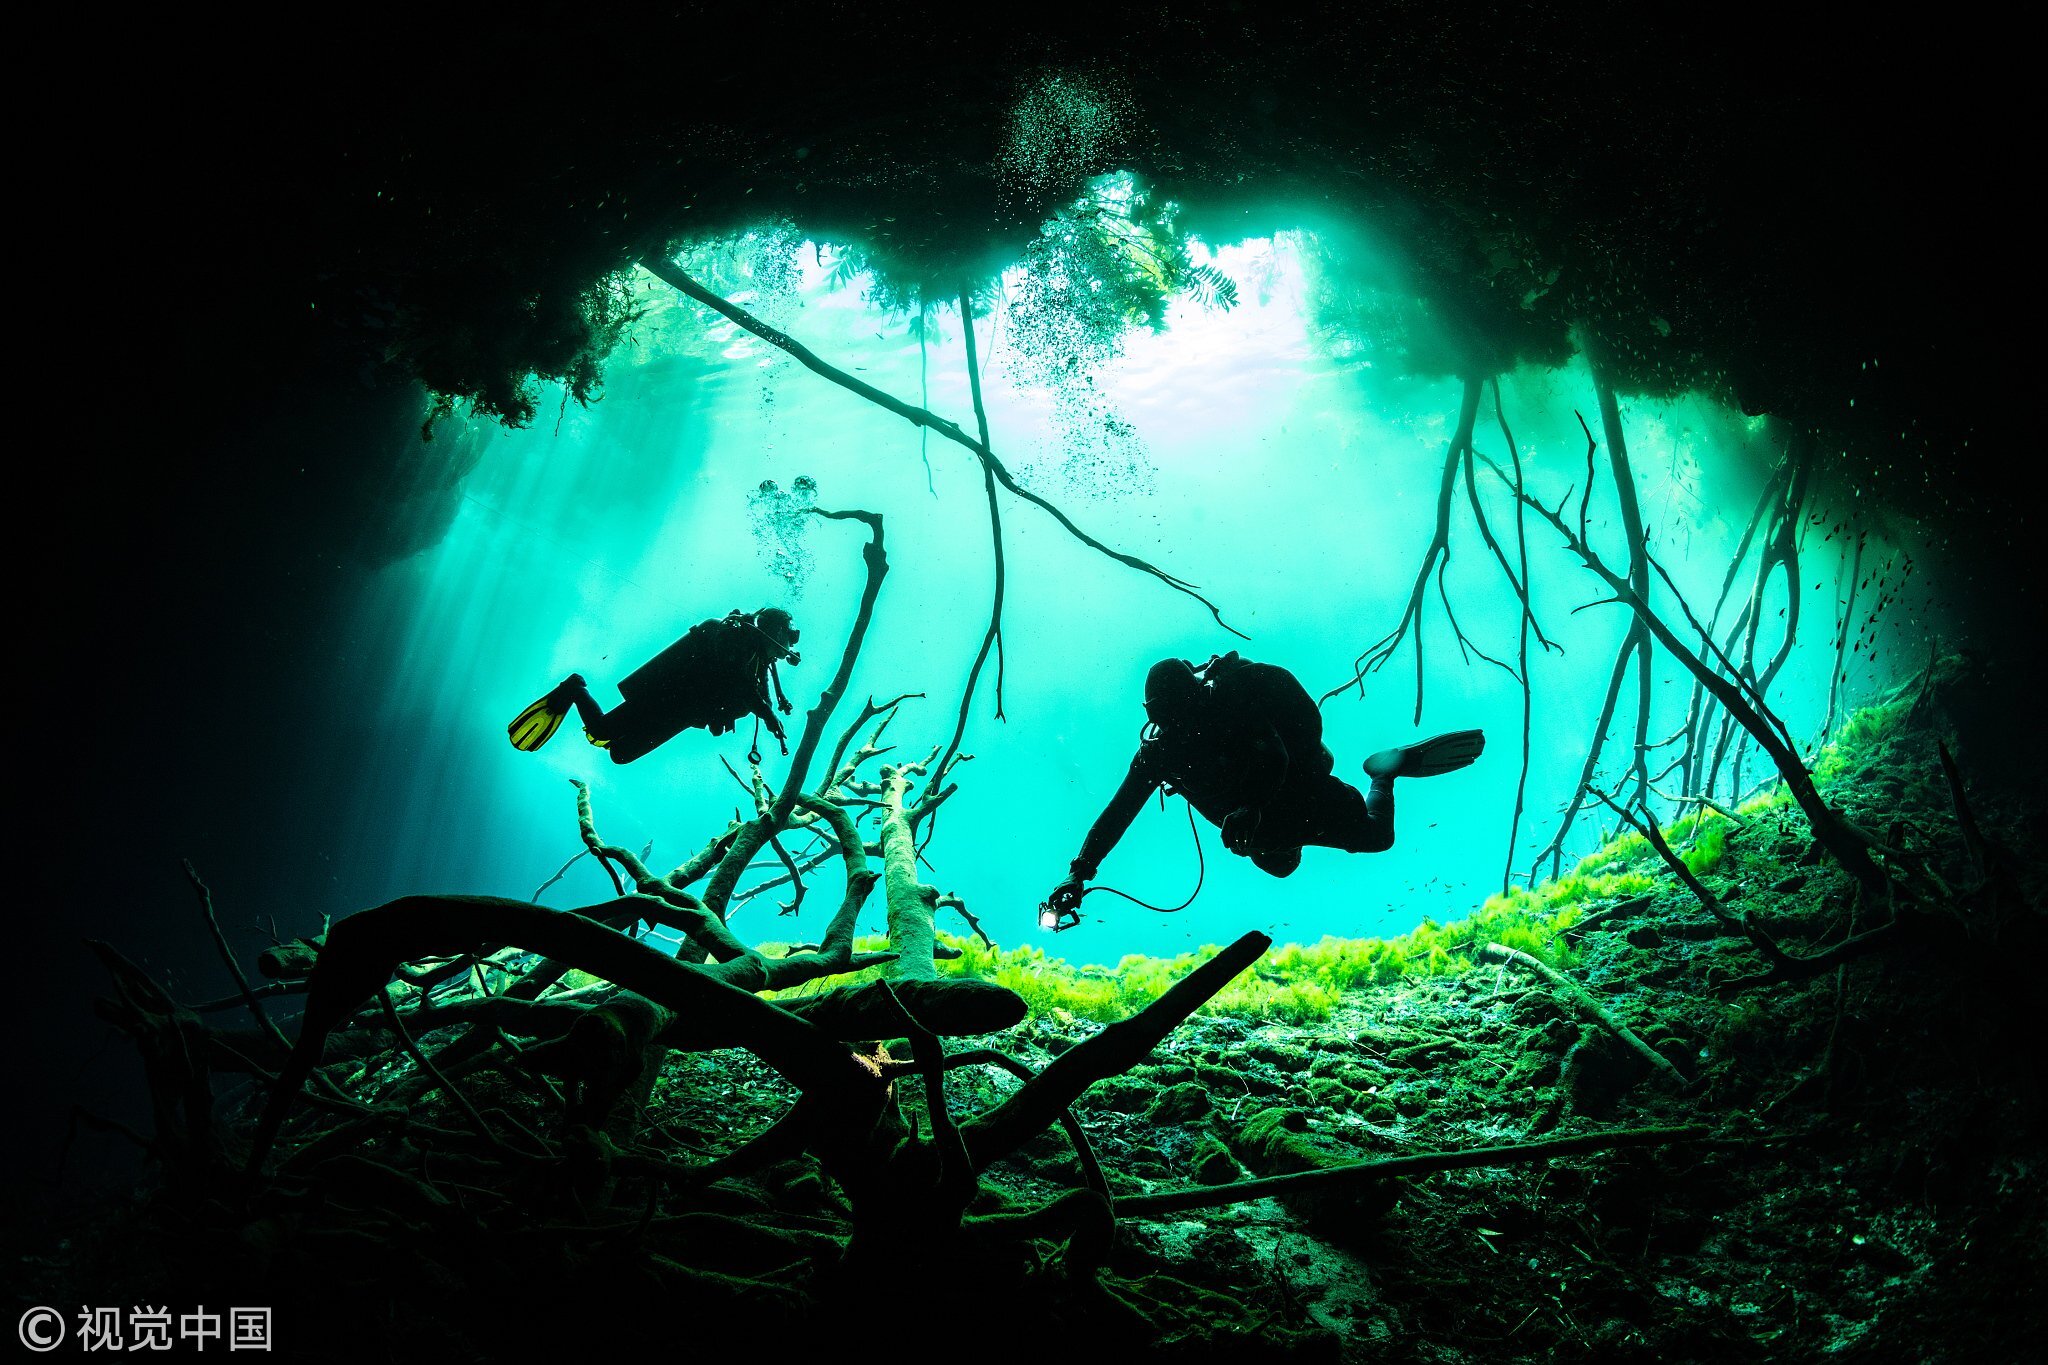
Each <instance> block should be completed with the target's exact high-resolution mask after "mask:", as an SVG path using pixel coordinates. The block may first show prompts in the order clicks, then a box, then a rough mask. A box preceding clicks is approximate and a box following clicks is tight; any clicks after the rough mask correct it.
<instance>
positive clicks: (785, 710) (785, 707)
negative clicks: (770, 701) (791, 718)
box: [775, 697, 796, 716]
mask: <svg viewBox="0 0 2048 1365" xmlns="http://www.w3.org/2000/svg"><path fill="white" fill-rule="evenodd" d="M775 707H776V709H777V710H779V711H781V712H782V714H783V715H785V716H786V715H788V714H789V713H790V712H792V711H794V710H796V708H795V707H794V706H791V705H790V704H789V698H788V697H784V698H782V699H781V700H780V701H778V702H776V703H775Z"/></svg>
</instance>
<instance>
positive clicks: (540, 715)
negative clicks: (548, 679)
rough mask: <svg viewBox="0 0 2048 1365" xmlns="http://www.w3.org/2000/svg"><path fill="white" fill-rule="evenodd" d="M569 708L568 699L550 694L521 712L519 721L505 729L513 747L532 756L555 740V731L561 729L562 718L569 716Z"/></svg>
mask: <svg viewBox="0 0 2048 1365" xmlns="http://www.w3.org/2000/svg"><path fill="white" fill-rule="evenodd" d="M569 706H570V702H569V701H568V699H566V698H563V697H558V696H557V695H556V694H555V693H554V692H550V693H548V694H547V695H546V696H545V697H542V698H541V699H540V700H539V701H537V702H535V703H534V704H533V705H531V706H529V707H527V708H526V709H525V710H524V711H521V712H520V713H519V717H518V719H517V720H514V721H513V722H512V723H511V724H510V725H508V726H506V727H505V733H506V734H508V735H510V736H511V737H512V747H513V748H515V749H517V750H519V751H520V752H521V753H525V754H530V753H532V752H533V751H534V750H535V749H538V748H540V746H541V745H543V744H546V743H547V742H548V741H549V740H551V739H553V738H554V737H555V731H556V730H558V729H560V728H561V725H562V717H563V716H566V715H568V714H569Z"/></svg>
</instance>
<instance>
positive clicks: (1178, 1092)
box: [1145, 1082, 1214, 1124]
mask: <svg viewBox="0 0 2048 1365" xmlns="http://www.w3.org/2000/svg"><path fill="white" fill-rule="evenodd" d="M1213 1107H1214V1106H1213V1105H1212V1104H1211V1103H1210V1101H1209V1092H1208V1091H1207V1090H1204V1089H1203V1088H1202V1087H1201V1086H1199V1085H1196V1084H1193V1083H1192V1082H1186V1083H1183V1084H1180V1085H1176V1086H1172V1087H1170V1088H1168V1089H1166V1090H1163V1091H1161V1092H1160V1093H1159V1098H1157V1099H1155V1100H1153V1101H1152V1103H1151V1104H1150V1105H1149V1106H1147V1108H1146V1110H1145V1117H1146V1118H1147V1119H1150V1120H1151V1121H1152V1122H1153V1123H1174V1124H1180V1123H1193V1122H1195V1121H1196V1120H1197V1119H1200V1118H1202V1117H1204V1116H1205V1115H1207V1114H1208V1112H1209V1111H1210V1109H1211V1108H1213Z"/></svg>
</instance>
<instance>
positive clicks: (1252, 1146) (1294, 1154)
mask: <svg viewBox="0 0 2048 1365" xmlns="http://www.w3.org/2000/svg"><path fill="white" fill-rule="evenodd" d="M1307 1131H1308V1114H1307V1113H1306V1112H1304V1111H1303V1110H1300V1109H1283V1108H1273V1109H1261V1110H1260V1111H1259V1112H1258V1113H1256V1114H1254V1115H1252V1116H1251V1118H1250V1119H1249V1120H1247V1121H1246V1123H1245V1125H1244V1127H1242V1128H1240V1129H1239V1130H1238V1133H1237V1151H1238V1155H1239V1156H1241V1157H1243V1158H1244V1163H1245V1165H1247V1166H1249V1167H1251V1168H1252V1169H1253V1170H1255V1171H1257V1172H1258V1173H1259V1174H1261V1175H1288V1174H1291V1173H1293V1172H1295V1171H1312V1170H1317V1169H1319V1168H1321V1167H1324V1166H1334V1165H1337V1164H1339V1163H1338V1158H1336V1157H1333V1156H1331V1155H1330V1154H1329V1153H1327V1152H1325V1151H1323V1150H1322V1149H1321V1148H1320V1147H1317V1146H1316V1145H1315V1143H1313V1142H1311V1141H1309V1140H1308V1139H1307V1138H1305V1137H1303V1136H1302V1135H1303V1134H1304V1133H1306V1132H1307Z"/></svg>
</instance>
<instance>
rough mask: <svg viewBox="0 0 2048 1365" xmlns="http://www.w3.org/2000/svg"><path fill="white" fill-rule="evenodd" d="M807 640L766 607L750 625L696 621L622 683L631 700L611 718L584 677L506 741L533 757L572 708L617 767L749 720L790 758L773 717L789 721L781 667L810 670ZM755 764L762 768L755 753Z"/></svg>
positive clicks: (746, 619)
mask: <svg viewBox="0 0 2048 1365" xmlns="http://www.w3.org/2000/svg"><path fill="white" fill-rule="evenodd" d="M801 633H802V632H800V631H798V630H797V628H796V626H795V624H794V623H793V622H792V621H791V620H790V616H789V613H788V612H786V611H783V610H782V609H781V608H779V607H763V608H762V609H761V610H759V611H757V612H755V613H754V614H753V615H751V616H749V615H747V614H746V613H745V612H743V611H733V612H732V613H730V614H729V615H727V616H725V617H724V618H723V619H720V618H715V617H714V618H712V619H711V620H707V621H699V622H698V623H697V624H696V625H694V626H691V627H690V629H689V630H688V631H687V632H686V633H685V634H684V635H683V637H682V638H681V639H680V640H677V641H676V642H675V643H674V644H672V645H670V646H669V647H668V648H667V649H664V650H663V651H661V653H659V654H657V655H655V656H654V657H653V658H652V659H650V660H648V661H647V662H646V663H644V664H642V665H641V666H640V667H639V668H637V669H635V670H634V671H633V672H631V673H629V674H627V675H626V676H625V677H624V678H623V679H621V680H620V682H619V695H620V696H622V697H624V698H625V701H623V702H621V703H620V704H619V705H617V706H615V707H613V708H612V709H611V710H609V711H607V710H605V709H604V708H603V707H601V706H599V705H598V704H597V699H596V698H594V697H592V696H591V695H590V688H589V687H588V686H586V685H585V683H584V681H583V675H582V674H581V673H571V674H570V675H569V676H568V677H566V678H564V679H563V680H562V681H561V683H560V684H559V685H558V686H556V687H555V689H554V690H553V691H551V692H549V693H548V694H547V695H546V696H544V697H542V698H541V699H540V700H539V701H536V702H535V703H534V704H533V705H531V706H529V707H527V708H526V709H525V710H524V711H521V712H520V713H519V717H518V719H516V720H514V721H513V722H512V723H511V724H510V725H509V726H507V727H505V728H506V732H507V733H508V734H509V735H510V736H511V737H512V747H513V748H515V749H518V750H520V751H522V752H524V753H532V752H533V751H534V750H535V749H538V748H540V747H541V745H543V744H546V743H547V742H548V741H549V740H550V739H552V738H554V734H555V730H556V729H557V728H558V727H559V726H560V725H561V723H562V717H564V716H566V715H568V714H569V708H570V707H571V706H574V707H575V708H576V714H577V715H578V716H579V717H581V718H582V721H583V734H584V737H585V738H587V739H588V740H589V741H590V742H591V743H592V744H594V745H596V746H597V747H598V748H600V749H603V750H604V751H605V752H606V753H608V754H610V755H611V759H612V762H614V763H631V762H632V761H633V760H634V759H636V758H639V757H640V756H641V755H643V754H645V753H647V752H649V751H650V750H652V749H655V748H658V747H659V746H661V745H663V744H666V743H667V742H668V741H669V740H671V739H674V738H675V737H676V736H677V735H678V734H681V733H682V732H683V731H684V730H688V729H692V728H695V727H699V726H701V727H702V728H704V729H706V730H709V731H710V732H711V733H712V734H714V735H722V734H725V733H726V732H727V731H729V730H731V729H732V728H733V725H734V723H735V722H736V721H738V720H739V719H740V718H741V717H742V716H746V715H753V716H756V717H758V718H759V719H760V720H761V721H763V722H765V723H766V724H767V726H768V733H769V734H771V735H773V736H775V741H776V743H778V744H780V745H781V746H782V752H783V753H785V754H787V753H788V752H789V740H788V737H787V736H786V735H785V734H784V733H783V729H782V722H781V721H780V720H778V719H776V716H775V712H776V710H777V708H780V710H781V712H782V714H783V715H785V716H786V715H788V714H789V712H790V705H789V699H788V698H787V697H785V696H783V695H782V679H781V678H780V677H779V676H777V674H776V672H775V665H776V664H778V663H783V662H787V663H790V664H792V665H794V664H798V663H801V662H802V661H803V659H802V656H801V655H799V654H798V653H797V652H796V650H795V649H793V648H791V646H793V645H795V644H796V642H797V637H798V636H799V635H800V634H801ZM770 687H773V688H774V690H775V705H774V706H770V705H769V703H768V690H769V688H770ZM748 757H749V760H750V761H752V762H755V763H759V762H760V761H761V751H760V748H759V746H758V745H756V746H755V747H754V749H753V750H752V751H750V753H749V755H748Z"/></svg>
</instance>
